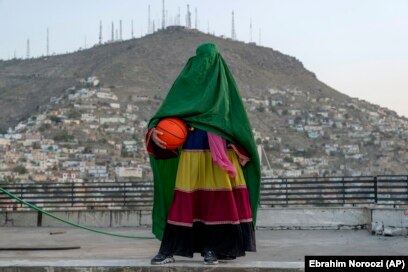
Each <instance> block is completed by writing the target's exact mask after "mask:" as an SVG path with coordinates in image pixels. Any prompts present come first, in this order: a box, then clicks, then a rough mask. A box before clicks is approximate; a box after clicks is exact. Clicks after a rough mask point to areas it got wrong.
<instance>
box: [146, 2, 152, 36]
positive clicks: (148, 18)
mask: <svg viewBox="0 0 408 272" xmlns="http://www.w3.org/2000/svg"><path fill="white" fill-rule="evenodd" d="M150 33H152V26H151V21H150V5H149V7H148V9H147V34H150Z"/></svg>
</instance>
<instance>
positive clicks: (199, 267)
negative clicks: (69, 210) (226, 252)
mask: <svg viewBox="0 0 408 272" xmlns="http://www.w3.org/2000/svg"><path fill="white" fill-rule="evenodd" d="M103 230H104V231H109V232H113V233H119V234H127V235H141V236H152V234H151V232H150V229H147V228H110V229H103ZM51 233H53V234H51ZM256 238H257V250H258V252H256V253H252V252H250V253H247V256H245V257H242V258H238V259H236V260H233V261H225V262H221V261H220V262H219V264H218V265H211V266H209V265H204V264H203V259H202V257H201V256H200V254H196V255H195V256H194V258H192V259H190V258H183V257H178V256H175V259H176V262H175V263H174V264H166V265H163V266H151V265H150V259H151V258H152V257H153V256H154V255H155V254H156V253H157V251H158V249H159V246H160V241H158V240H156V239H150V240H141V239H130V238H119V237H113V236H107V235H102V234H97V233H94V232H90V231H87V230H82V229H77V228H73V227H59V228H45V227H39V228H36V227H33V228H29V227H19V228H17V227H1V228H0V271H7V272H14V271H30V272H31V271H33V272H37V271H44V272H45V271H47V272H48V271H61V272H62V271H92V272H95V271H101V272H102V271H103V272H106V271H109V272H113V271H115V272H119V271H127V272H130V271H303V270H304V257H305V255H331V256H333V255H407V254H408V238H407V237H401V236H399V237H385V236H373V235H371V234H370V233H369V232H368V231H367V230H266V229H260V230H257V232H256ZM53 247H55V248H58V247H59V248H60V249H59V250H50V248H53ZM61 247H62V248H63V247H71V248H77V247H80V248H79V249H65V250H62V248H61ZM17 248H19V249H18V250H16V249H17ZM45 248H48V249H47V250H43V249H45ZM22 249H30V250H22ZM34 249H37V250H34ZM38 249H40V250H38ZM41 249H42V250H41Z"/></svg>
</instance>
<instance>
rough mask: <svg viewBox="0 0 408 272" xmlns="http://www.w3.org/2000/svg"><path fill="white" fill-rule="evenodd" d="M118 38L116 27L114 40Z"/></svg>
mask: <svg viewBox="0 0 408 272" xmlns="http://www.w3.org/2000/svg"><path fill="white" fill-rule="evenodd" d="M118 39H119V32H118V30H117V29H115V40H118Z"/></svg>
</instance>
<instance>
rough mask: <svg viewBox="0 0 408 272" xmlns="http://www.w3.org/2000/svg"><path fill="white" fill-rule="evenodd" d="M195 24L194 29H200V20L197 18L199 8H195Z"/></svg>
mask: <svg viewBox="0 0 408 272" xmlns="http://www.w3.org/2000/svg"><path fill="white" fill-rule="evenodd" d="M194 11H195V22H194V28H195V29H198V18H197V8H195V10H194Z"/></svg>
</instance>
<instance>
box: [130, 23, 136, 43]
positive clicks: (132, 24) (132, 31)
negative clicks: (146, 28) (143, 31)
mask: <svg viewBox="0 0 408 272" xmlns="http://www.w3.org/2000/svg"><path fill="white" fill-rule="evenodd" d="M130 25H131V33H130V35H131V36H132V39H133V38H134V37H135V36H134V35H133V20H132V21H131V23H130Z"/></svg>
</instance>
